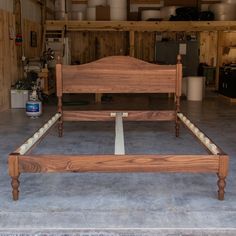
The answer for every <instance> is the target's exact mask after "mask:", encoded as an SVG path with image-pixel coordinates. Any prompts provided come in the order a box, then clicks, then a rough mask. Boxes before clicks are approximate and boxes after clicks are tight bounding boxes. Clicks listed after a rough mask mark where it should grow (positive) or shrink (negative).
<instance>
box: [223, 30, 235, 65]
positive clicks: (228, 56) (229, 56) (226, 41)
mask: <svg viewBox="0 0 236 236" xmlns="http://www.w3.org/2000/svg"><path fill="white" fill-rule="evenodd" d="M222 44H223V45H222V51H223V53H222V58H221V63H220V64H221V65H222V63H226V64H228V63H231V62H234V63H236V32H224V34H223V42H222ZM230 46H234V47H231V48H230ZM227 47H228V48H229V49H230V50H229V51H228V50H227Z"/></svg>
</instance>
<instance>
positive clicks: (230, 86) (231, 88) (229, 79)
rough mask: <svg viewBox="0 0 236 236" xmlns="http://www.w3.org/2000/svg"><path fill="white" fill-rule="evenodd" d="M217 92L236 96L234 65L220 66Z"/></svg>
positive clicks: (235, 71) (235, 68)
mask: <svg viewBox="0 0 236 236" xmlns="http://www.w3.org/2000/svg"><path fill="white" fill-rule="evenodd" d="M219 93H221V94H223V95H225V96H227V97H231V98H236V67H221V68H220V77H219Z"/></svg>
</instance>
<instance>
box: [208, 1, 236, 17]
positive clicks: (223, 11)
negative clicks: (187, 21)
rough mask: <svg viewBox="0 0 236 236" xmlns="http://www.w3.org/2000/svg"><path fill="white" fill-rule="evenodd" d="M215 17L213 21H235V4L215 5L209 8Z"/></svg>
mask: <svg viewBox="0 0 236 236" xmlns="http://www.w3.org/2000/svg"><path fill="white" fill-rule="evenodd" d="M209 10H210V11H212V12H213V13H214V15H215V20H226V21H228V20H236V4H229V3H216V4H212V5H210V6H209Z"/></svg>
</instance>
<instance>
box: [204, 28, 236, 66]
mask: <svg viewBox="0 0 236 236" xmlns="http://www.w3.org/2000/svg"><path fill="white" fill-rule="evenodd" d="M222 37H223V38H222V41H221V43H220V47H221V48H220V54H219V59H220V60H219V65H220V66H222V65H223V64H224V63H231V62H235V61H236V48H231V49H230V51H229V52H228V53H226V52H227V51H226V52H225V53H224V49H225V48H227V47H229V46H232V45H234V46H236V32H223V36H222ZM217 40H218V39H217V32H216V31H214V32H201V33H200V62H202V63H207V64H208V65H214V66H215V65H216V60H217Z"/></svg>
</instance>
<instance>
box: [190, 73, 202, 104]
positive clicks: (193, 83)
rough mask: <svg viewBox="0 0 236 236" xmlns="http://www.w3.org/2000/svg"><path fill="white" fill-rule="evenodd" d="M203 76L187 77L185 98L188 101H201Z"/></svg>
mask: <svg viewBox="0 0 236 236" xmlns="http://www.w3.org/2000/svg"><path fill="white" fill-rule="evenodd" d="M204 81H205V78H204V77H200V76H191V77H188V79H187V99H188V100H189V101H202V98H203V90H204Z"/></svg>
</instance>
